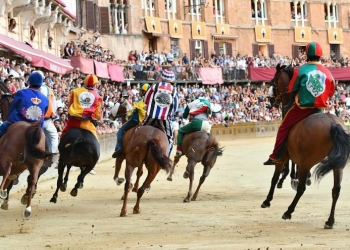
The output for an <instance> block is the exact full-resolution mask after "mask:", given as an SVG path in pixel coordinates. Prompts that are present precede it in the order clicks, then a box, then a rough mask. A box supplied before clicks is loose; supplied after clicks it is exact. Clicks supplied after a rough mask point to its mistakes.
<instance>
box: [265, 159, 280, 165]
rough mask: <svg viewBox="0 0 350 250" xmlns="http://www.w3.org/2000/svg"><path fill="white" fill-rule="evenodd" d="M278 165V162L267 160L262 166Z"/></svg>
mask: <svg viewBox="0 0 350 250" xmlns="http://www.w3.org/2000/svg"><path fill="white" fill-rule="evenodd" d="M278 163H280V162H279V161H278V160H271V159H268V160H267V161H265V162H264V163H263V164H264V165H276V164H278Z"/></svg>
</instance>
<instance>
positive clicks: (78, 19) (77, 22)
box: [74, 0, 83, 28]
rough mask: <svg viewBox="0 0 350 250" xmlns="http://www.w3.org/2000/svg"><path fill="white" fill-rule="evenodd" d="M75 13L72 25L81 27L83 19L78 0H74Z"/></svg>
mask: <svg viewBox="0 0 350 250" xmlns="http://www.w3.org/2000/svg"><path fill="white" fill-rule="evenodd" d="M76 13H77V14H76V18H75V21H74V26H75V27H78V28H81V27H82V25H83V20H82V17H83V13H82V3H80V1H79V0H76Z"/></svg>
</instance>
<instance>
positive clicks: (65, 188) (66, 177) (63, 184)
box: [60, 165, 72, 192]
mask: <svg viewBox="0 0 350 250" xmlns="http://www.w3.org/2000/svg"><path fill="white" fill-rule="evenodd" d="M71 168H72V165H67V171H66V175H65V176H64V179H63V182H62V183H61V185H60V190H61V192H66V190H67V183H68V178H69V173H70V169H71Z"/></svg>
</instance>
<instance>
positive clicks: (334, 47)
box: [330, 44, 341, 61]
mask: <svg viewBox="0 0 350 250" xmlns="http://www.w3.org/2000/svg"><path fill="white" fill-rule="evenodd" d="M330 51H331V53H330V57H331V59H332V60H333V61H335V60H339V59H340V57H341V56H340V45H339V44H330Z"/></svg>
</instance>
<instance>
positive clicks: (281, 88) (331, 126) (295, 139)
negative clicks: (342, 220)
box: [261, 66, 350, 229]
mask: <svg viewBox="0 0 350 250" xmlns="http://www.w3.org/2000/svg"><path fill="white" fill-rule="evenodd" d="M290 79H291V75H290V73H289V72H288V71H286V70H284V69H283V68H281V67H279V66H278V67H277V71H276V75H275V77H274V81H273V88H274V91H273V92H274V95H275V98H276V102H281V103H282V105H283V109H288V106H290V103H291V100H293V99H292V94H291V93H289V92H288V85H289V82H290ZM349 156H350V136H349V135H348V134H347V133H346V128H345V126H344V122H343V121H342V120H341V119H340V118H338V117H337V116H335V115H332V114H324V113H317V114H313V115H310V116H309V117H307V118H305V119H304V120H302V121H300V122H298V123H297V124H295V125H294V126H293V127H292V128H291V130H290V132H289V135H288V138H287V141H286V152H285V154H284V155H283V157H282V159H281V162H280V163H279V164H276V166H275V172H274V175H273V177H272V180H271V187H270V191H269V193H268V195H267V198H266V200H265V201H264V202H263V203H262V205H261V207H262V208H266V207H270V202H271V201H272V199H273V194H274V190H275V187H276V184H277V181H278V178H279V175H280V173H281V171H282V170H283V166H284V164H285V163H286V162H287V160H288V159H291V160H292V161H293V162H295V163H296V164H297V165H298V180H299V184H298V187H297V193H296V195H295V198H294V200H293V202H292V203H291V205H290V206H289V207H288V210H287V211H286V212H285V213H284V214H283V216H282V218H283V219H291V218H292V213H293V212H294V210H295V207H296V205H297V203H298V201H299V199H300V198H301V196H302V195H303V193H304V191H305V189H306V180H307V175H308V173H309V171H310V169H311V168H312V167H313V166H314V165H316V164H318V165H317V167H316V169H315V172H314V175H315V179H316V180H319V181H320V180H321V178H322V177H323V176H324V175H326V174H327V173H329V172H330V171H332V170H333V178H334V185H333V189H332V207H331V212H330V215H329V218H328V220H327V221H326V223H325V226H324V228H326V229H330V228H333V225H334V212H335V206H336V203H337V200H338V197H339V194H340V188H341V181H342V177H343V169H344V167H345V165H346V163H347V162H348V160H349Z"/></svg>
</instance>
